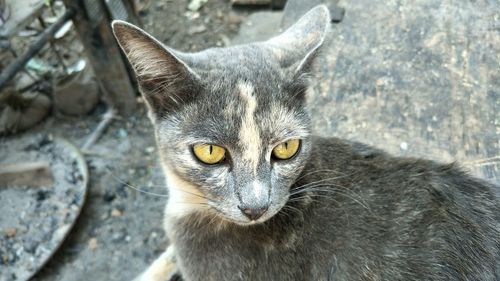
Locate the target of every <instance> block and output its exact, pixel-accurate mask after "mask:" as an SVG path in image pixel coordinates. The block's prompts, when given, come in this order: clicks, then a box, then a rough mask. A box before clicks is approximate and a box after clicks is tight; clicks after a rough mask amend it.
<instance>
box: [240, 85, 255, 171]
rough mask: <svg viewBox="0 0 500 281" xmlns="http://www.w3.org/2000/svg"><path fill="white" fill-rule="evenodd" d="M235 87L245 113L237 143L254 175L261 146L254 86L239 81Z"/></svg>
mask: <svg viewBox="0 0 500 281" xmlns="http://www.w3.org/2000/svg"><path fill="white" fill-rule="evenodd" d="M237 88H238V90H239V95H240V97H241V99H242V100H243V101H244V102H245V105H244V106H245V114H243V116H242V120H241V128H240V132H239V143H240V145H241V147H242V148H243V160H244V161H246V162H248V163H249V164H250V166H251V167H252V169H253V173H254V175H255V176H256V175H257V165H258V164H259V155H260V146H261V139H260V133H259V127H258V126H257V122H256V121H255V116H254V113H255V109H256V108H257V99H256V98H255V96H254V94H253V92H254V88H253V86H252V85H251V84H249V83H244V82H239V83H238V85H237Z"/></svg>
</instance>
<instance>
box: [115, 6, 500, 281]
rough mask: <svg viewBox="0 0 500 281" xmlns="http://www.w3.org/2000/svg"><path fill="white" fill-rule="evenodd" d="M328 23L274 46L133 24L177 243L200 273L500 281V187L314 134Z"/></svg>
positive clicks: (314, 21) (189, 276)
mask: <svg viewBox="0 0 500 281" xmlns="http://www.w3.org/2000/svg"><path fill="white" fill-rule="evenodd" d="M328 24H329V16H328V11H327V9H326V8H325V7H322V6H320V7H317V8H315V9H313V10H312V11H310V12H309V13H308V14H307V15H305V16H304V17H303V18H302V19H301V20H299V22H298V23H297V24H295V25H294V26H293V27H291V28H290V29H288V30H287V31H285V32H284V33H283V34H282V35H280V36H278V37H275V38H272V39H270V40H268V41H266V42H261V43H254V44H248V45H243V46H235V47H231V48H219V49H209V50H206V51H203V52H200V53H196V54H185V53H181V52H178V51H175V50H172V49H169V48H167V47H165V46H163V45H162V44H161V43H159V42H158V41H156V40H155V39H153V38H152V37H150V36H149V35H147V34H146V33H145V32H144V31H142V30H140V29H138V28H136V27H134V26H131V25H129V24H126V23H122V22H117V23H115V24H114V25H113V28H114V32H115V35H116V37H117V39H118V42H119V43H120V45H121V47H122V49H123V50H124V52H125V54H126V55H127V57H128V58H129V60H130V62H131V64H132V66H133V68H134V70H135V71H136V73H137V76H138V82H139V85H140V88H141V92H142V94H143V96H144V98H145V100H146V102H147V104H148V106H149V109H150V117H151V119H152V121H153V124H154V126H155V133H156V140H157V143H158V148H159V154H160V159H161V162H162V166H163V169H164V172H165V174H166V178H167V185H168V187H169V201H168V203H167V207H166V211H165V229H166V232H167V235H168V237H169V240H170V242H171V246H170V248H169V250H168V251H167V253H166V254H164V255H162V257H160V258H159V259H158V260H157V261H156V262H155V263H154V264H153V265H152V266H151V267H150V268H149V269H148V270H147V271H146V272H145V274H144V275H143V277H142V279H141V280H162V278H163V277H164V276H165V275H166V271H167V269H168V268H170V267H171V266H172V265H171V264H170V263H169V262H168V261H167V259H172V260H174V259H175V260H176V261H177V268H178V270H179V273H180V274H181V275H182V278H183V279H184V280H185V281H197V280H277V281H279V280H498V279H499V278H500V264H499V256H500V206H499V200H498V198H497V197H496V195H495V193H494V188H495V187H494V186H492V185H490V184H488V183H486V182H483V181H481V180H477V179H474V178H472V177H470V176H468V175H466V174H465V173H463V172H461V171H460V170H459V169H458V168H457V167H455V166H454V165H441V164H437V163H435V162H432V161H427V160H419V159H404V158H396V157H392V156H389V155H387V154H385V153H383V152H381V151H379V150H376V149H373V148H370V147H368V146H364V145H362V144H357V143H349V142H347V141H342V140H338V139H323V138H317V137H314V136H311V132H310V119H309V115H308V111H307V108H306V105H305V100H306V99H305V96H306V94H307V92H308V89H309V82H308V79H307V78H308V77H309V76H310V74H311V71H312V68H311V66H312V65H313V62H314V59H315V57H316V56H317V55H318V53H319V51H318V50H319V49H320V47H321V45H322V44H323V41H324V38H325V33H326V30H327V27H328Z"/></svg>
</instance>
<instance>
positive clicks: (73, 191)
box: [0, 0, 500, 281]
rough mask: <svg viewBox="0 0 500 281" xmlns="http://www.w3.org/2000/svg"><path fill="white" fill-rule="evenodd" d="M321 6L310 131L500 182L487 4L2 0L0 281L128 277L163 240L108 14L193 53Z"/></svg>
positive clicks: (141, 115) (499, 63)
mask: <svg viewBox="0 0 500 281" xmlns="http://www.w3.org/2000/svg"><path fill="white" fill-rule="evenodd" d="M320 3H323V4H326V5H327V6H328V8H329V9H330V12H331V14H332V27H331V32H330V35H329V36H330V40H329V41H328V43H327V44H326V46H325V47H324V55H323V57H322V58H320V60H319V61H318V64H317V75H316V77H315V78H314V80H313V88H314V94H311V95H310V96H309V97H308V103H309V105H310V107H311V109H312V110H311V111H312V119H313V131H314V133H315V134H319V135H323V136H337V137H342V138H347V139H350V140H356V141H361V142H364V143H367V144H370V145H374V146H377V147H379V148H382V149H384V150H387V151H389V152H390V153H393V154H396V155H400V156H411V157H425V158H430V159H433V160H436V161H440V162H451V161H457V162H459V163H460V164H461V165H462V166H463V167H464V169H466V170H468V171H470V172H471V173H472V174H474V175H476V176H478V177H481V178H483V179H485V180H488V181H490V182H493V183H496V184H500V2H498V1H496V0H492V1H488V0H475V1H452V0H444V1H434V0H413V1H411V0H387V1H372V0H352V1H344V0H342V1H337V0H310V1H305V0H288V1H286V0H185V1H181V0H156V1H155V0H21V1H19V0H0V281H4V280H5V281H7V280H9V281H10V280H131V279H133V278H134V277H135V276H136V275H137V274H138V273H140V272H141V271H142V270H144V269H145V268H146V267H147V265H148V264H150V263H151V262H152V261H153V260H154V259H155V258H156V257H157V256H158V255H159V254H160V253H162V252H163V250H164V249H165V248H166V246H167V244H168V241H167V240H166V237H165V234H164V230H163V228H162V212H163V208H164V205H165V202H166V198H167V197H168V194H167V190H166V188H165V186H164V179H163V176H162V174H161V171H160V169H159V165H158V161H157V155H156V147H155V144H154V139H153V132H152V128H151V125H150V123H149V120H148V119H147V116H146V108H145V106H144V104H143V100H142V98H141V96H140V95H139V93H138V92H137V90H136V82H135V79H134V76H133V72H132V71H131V69H130V67H129V65H128V64H127V62H126V60H125V59H124V57H123V55H122V54H121V52H120V50H119V48H118V46H117V44H116V42H115V40H114V38H113V36H112V32H111V29H110V22H111V20H113V19H121V20H125V21H128V22H131V23H133V24H136V25H138V26H141V27H142V28H143V29H145V30H146V31H147V32H149V33H151V34H152V35H153V36H155V37H156V38H158V39H159V40H160V41H162V42H164V43H165V44H166V45H168V46H170V47H173V48H175V49H178V50H181V51H185V52H195V51H199V50H203V49H205V48H211V47H224V46H231V45H235V44H243V43H247V42H252V41H261V40H266V39H268V38H269V37H271V36H273V35H276V34H278V33H279V32H280V31H282V30H284V29H285V28H287V27H288V26H290V25H291V24H292V23H293V22H294V21H296V20H297V19H298V18H299V17H300V16H301V15H303V14H304V13H306V12H307V11H308V10H309V9H310V8H312V7H314V6H315V5H317V4H320ZM332 157H334V156H332Z"/></svg>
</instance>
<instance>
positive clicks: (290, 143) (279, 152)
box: [273, 139, 300, 160]
mask: <svg viewBox="0 0 500 281" xmlns="http://www.w3.org/2000/svg"><path fill="white" fill-rule="evenodd" d="M299 147H300V140H298V139H291V140H287V141H285V142H282V143H280V144H278V145H277V146H275V147H274V148H273V156H274V158H276V159H280V160H286V159H290V158H292V157H293V156H294V155H295V154H297V151H299Z"/></svg>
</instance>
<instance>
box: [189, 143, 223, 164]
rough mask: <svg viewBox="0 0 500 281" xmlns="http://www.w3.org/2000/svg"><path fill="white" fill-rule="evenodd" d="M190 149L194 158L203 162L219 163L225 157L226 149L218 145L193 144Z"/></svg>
mask: <svg viewBox="0 0 500 281" xmlns="http://www.w3.org/2000/svg"><path fill="white" fill-rule="evenodd" d="M192 151H193V153H194V156H196V158H197V159H198V160H199V161H200V162H202V163H205V164H209V165H212V164H219V163H221V162H223V161H224V159H225V158H226V150H225V149H224V148H223V147H221V146H218V145H212V144H203V143H202V144H195V145H194V146H193V147H192Z"/></svg>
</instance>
